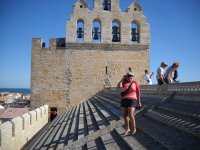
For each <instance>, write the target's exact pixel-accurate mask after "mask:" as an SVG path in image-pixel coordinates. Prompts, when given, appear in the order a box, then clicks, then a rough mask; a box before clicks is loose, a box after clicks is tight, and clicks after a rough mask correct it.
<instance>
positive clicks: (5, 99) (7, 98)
mask: <svg viewBox="0 0 200 150" xmlns="http://www.w3.org/2000/svg"><path fill="white" fill-rule="evenodd" d="M9 100H11V98H9V97H0V101H9Z"/></svg>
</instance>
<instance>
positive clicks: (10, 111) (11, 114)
mask: <svg viewBox="0 0 200 150" xmlns="http://www.w3.org/2000/svg"><path fill="white" fill-rule="evenodd" d="M27 112H29V109H28V108H7V109H6V110H5V111H4V112H3V113H2V114H1V115H0V119H3V118H10V119H12V118H15V117H17V116H21V115H23V114H25V113H27Z"/></svg>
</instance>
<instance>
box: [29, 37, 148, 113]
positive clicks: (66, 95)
mask: <svg viewBox="0 0 200 150" xmlns="http://www.w3.org/2000/svg"><path fill="white" fill-rule="evenodd" d="M129 67H130V68H131V69H132V71H133V72H134V74H135V78H136V79H137V81H138V82H139V83H143V82H144V81H143V74H144V70H145V69H146V68H149V46H147V45H141V44H140V45H125V44H124V45H121V44H102V43H99V44H94V43H66V46H65V47H57V39H51V40H50V47H49V48H44V47H42V39H33V47H32V64H31V68H32V72H31V106H32V107H38V106H40V105H44V104H48V105H49V107H57V108H59V109H60V111H62V110H63V109H66V108H67V107H69V106H70V105H75V104H78V103H80V101H84V100H87V99H88V98H90V97H92V96H93V95H94V94H96V93H97V92H98V91H101V90H102V89H103V88H104V87H116V85H117V83H118V81H119V80H120V79H121V78H122V76H123V75H124V74H125V73H126V72H127V71H128V68H129Z"/></svg>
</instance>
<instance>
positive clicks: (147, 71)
mask: <svg viewBox="0 0 200 150" xmlns="http://www.w3.org/2000/svg"><path fill="white" fill-rule="evenodd" d="M153 75H154V72H152V73H151V74H150V73H149V70H145V74H144V79H145V82H146V85H152V80H151V78H152V76H153Z"/></svg>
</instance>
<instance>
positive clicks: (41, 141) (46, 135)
mask: <svg viewBox="0 0 200 150" xmlns="http://www.w3.org/2000/svg"><path fill="white" fill-rule="evenodd" d="M69 112H70V111H68V112H64V113H62V114H61V115H60V116H59V117H56V118H55V119H54V120H53V121H52V122H51V123H49V124H48V126H47V127H46V128H45V129H44V130H43V131H42V132H41V133H42V134H40V135H37V136H36V137H35V140H34V141H32V142H31V143H32V144H29V147H28V149H42V147H43V145H45V144H46V147H49V146H50V142H51V140H52V138H51V137H53V136H55V134H56V132H53V131H57V130H58V128H59V127H58V126H57V125H58V123H61V122H62V121H63V120H64V119H65V117H66V116H67V115H68V113H69ZM50 135H51V136H50Z"/></svg>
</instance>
